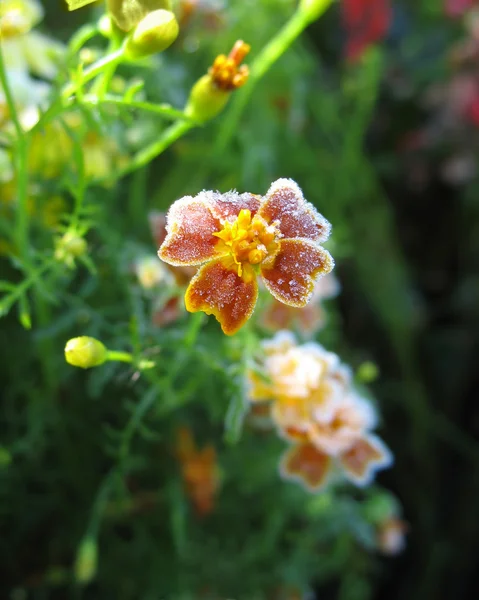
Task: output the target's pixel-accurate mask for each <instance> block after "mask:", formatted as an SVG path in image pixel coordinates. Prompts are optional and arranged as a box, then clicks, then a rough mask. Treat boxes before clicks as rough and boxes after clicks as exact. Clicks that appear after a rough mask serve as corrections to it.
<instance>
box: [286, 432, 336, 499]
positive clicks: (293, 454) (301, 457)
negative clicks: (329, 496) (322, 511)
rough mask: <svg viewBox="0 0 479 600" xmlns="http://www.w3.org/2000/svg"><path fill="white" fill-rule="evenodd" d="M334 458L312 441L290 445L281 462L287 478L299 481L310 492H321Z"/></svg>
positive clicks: (326, 481) (329, 473)
mask: <svg viewBox="0 0 479 600" xmlns="http://www.w3.org/2000/svg"><path fill="white" fill-rule="evenodd" d="M332 465H333V463H332V459H331V457H330V456H328V455H327V454H326V453H325V452H322V451H321V450H318V449H317V448H316V446H314V445H313V444H311V443H310V442H305V443H302V444H294V445H292V446H290V447H289V448H288V449H287V450H286V452H285V453H284V454H283V457H282V459H281V462H280V466H279V469H280V473H281V475H282V476H283V477H284V478H285V479H290V480H293V481H298V482H299V483H301V484H302V485H303V486H304V487H305V488H306V489H307V490H308V491H310V492H319V491H321V490H322V489H323V488H324V487H325V485H326V484H327V483H328V480H329V476H330V475H331V472H332Z"/></svg>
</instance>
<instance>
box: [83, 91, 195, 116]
mask: <svg viewBox="0 0 479 600" xmlns="http://www.w3.org/2000/svg"><path fill="white" fill-rule="evenodd" d="M82 102H83V104H91V105H92V106H97V105H99V104H113V105H115V106H124V107H125V108H137V109H139V110H145V111H148V112H151V113H154V114H157V115H161V116H163V117H172V118H175V119H178V120H179V119H181V120H185V121H190V122H193V121H192V120H191V118H190V117H189V116H188V115H186V114H185V113H184V112H183V111H181V110H177V109H176V108H173V107H172V106H170V105H169V104H153V103H151V102H142V101H140V100H125V99H124V98H122V97H116V96H111V95H109V94H106V95H104V96H102V97H101V98H98V97H97V96H94V95H91V94H86V95H85V96H84V97H83V99H82Z"/></svg>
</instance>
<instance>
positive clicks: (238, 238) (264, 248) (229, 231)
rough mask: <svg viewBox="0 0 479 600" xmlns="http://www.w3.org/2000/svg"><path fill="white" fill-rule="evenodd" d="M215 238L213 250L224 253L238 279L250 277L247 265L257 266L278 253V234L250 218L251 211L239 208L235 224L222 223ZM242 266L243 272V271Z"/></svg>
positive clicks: (250, 270) (271, 227)
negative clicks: (221, 227)
mask: <svg viewBox="0 0 479 600" xmlns="http://www.w3.org/2000/svg"><path fill="white" fill-rule="evenodd" d="M213 235H214V236H216V237H217V238H219V241H218V243H217V245H216V250H217V251H218V252H219V253H222V254H226V255H227V256H228V257H229V258H230V260H231V263H230V264H229V265H228V266H230V267H234V268H235V269H237V272H238V275H239V277H245V276H246V277H247V278H249V277H250V276H252V275H253V273H252V269H251V267H250V265H259V264H260V263H262V262H263V261H264V260H265V259H267V258H272V257H274V256H276V254H277V253H278V250H279V241H278V239H279V235H280V234H279V231H278V230H277V229H276V227H275V226H274V225H269V224H268V223H267V222H266V221H265V220H264V219H263V218H262V217H260V216H258V215H255V216H254V217H251V211H250V210H247V209H243V210H241V211H240V212H239V214H238V217H237V218H236V221H234V222H233V223H231V222H229V221H226V222H225V223H224V225H223V229H221V231H217V232H216V233H213ZM245 267H246V272H245Z"/></svg>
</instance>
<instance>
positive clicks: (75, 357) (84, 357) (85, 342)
mask: <svg viewBox="0 0 479 600" xmlns="http://www.w3.org/2000/svg"><path fill="white" fill-rule="evenodd" d="M107 359H108V350H107V349H106V347H105V345H104V344H102V343H101V342H100V341H99V340H97V339H95V338H93V337H88V336H86V335H82V336H80V337H77V338H72V339H71V340H68V342H67V344H66V346H65V360H66V361H67V363H68V364H69V365H72V366H73V367H80V368H81V369H90V368H91V367H99V366H100V365H102V364H103V363H104V362H105V361H106V360H107Z"/></svg>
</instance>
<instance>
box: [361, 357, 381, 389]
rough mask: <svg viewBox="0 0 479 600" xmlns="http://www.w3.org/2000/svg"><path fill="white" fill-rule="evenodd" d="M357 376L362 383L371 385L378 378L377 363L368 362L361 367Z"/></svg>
mask: <svg viewBox="0 0 479 600" xmlns="http://www.w3.org/2000/svg"><path fill="white" fill-rule="evenodd" d="M356 376H357V378H358V380H359V381H360V382H361V383H371V382H373V381H375V380H376V379H377V378H378V376H379V368H378V366H377V365H376V363H373V362H372V361H370V360H367V361H365V362H363V363H362V364H361V365H359V367H358V370H357V371H356Z"/></svg>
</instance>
